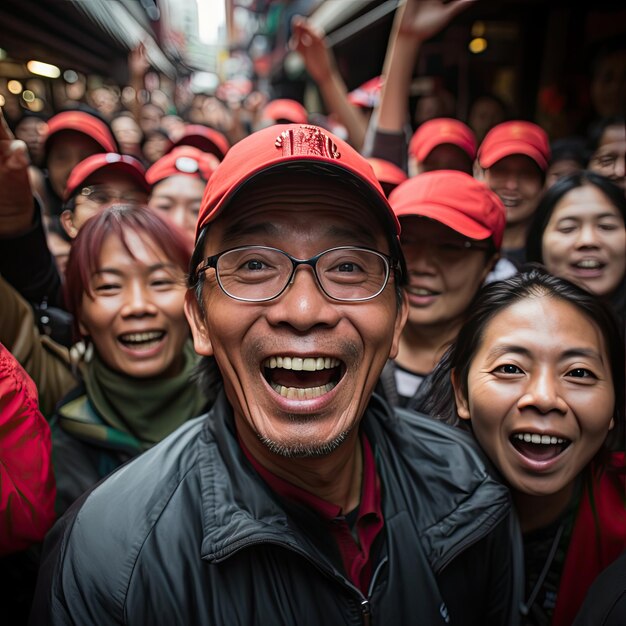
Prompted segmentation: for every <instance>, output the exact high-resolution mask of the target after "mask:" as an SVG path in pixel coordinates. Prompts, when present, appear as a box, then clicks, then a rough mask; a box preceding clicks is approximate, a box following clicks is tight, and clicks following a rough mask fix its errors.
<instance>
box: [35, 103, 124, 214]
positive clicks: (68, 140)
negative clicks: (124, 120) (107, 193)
mask: <svg viewBox="0 0 626 626" xmlns="http://www.w3.org/2000/svg"><path fill="white" fill-rule="evenodd" d="M103 152H119V147H118V144H117V141H116V140H115V137H114V135H113V131H112V130H111V128H110V126H109V124H108V122H106V121H105V120H104V119H102V118H100V117H99V116H98V115H97V113H96V112H95V111H93V112H91V110H90V111H87V110H71V111H62V112H61V113H57V114H56V115H53V116H52V117H51V118H50V119H49V120H48V132H47V135H46V139H45V142H44V155H45V156H44V167H45V170H46V172H47V179H48V196H47V199H46V203H47V209H48V211H49V212H50V213H51V214H60V213H61V210H62V209H61V204H62V198H63V194H64V191H65V187H66V185H67V179H68V178H69V175H70V173H71V171H72V170H73V169H74V167H75V166H76V165H77V164H78V163H79V162H80V161H82V160H84V159H86V158H87V157H88V156H91V155H92V154H98V153H103Z"/></svg>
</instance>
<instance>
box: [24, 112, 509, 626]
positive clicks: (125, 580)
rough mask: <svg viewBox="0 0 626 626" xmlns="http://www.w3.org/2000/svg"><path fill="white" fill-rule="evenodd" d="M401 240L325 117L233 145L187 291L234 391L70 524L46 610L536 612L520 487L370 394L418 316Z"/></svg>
mask: <svg viewBox="0 0 626 626" xmlns="http://www.w3.org/2000/svg"><path fill="white" fill-rule="evenodd" d="M398 234H399V224H398V222H397V219H396V217H395V215H394V214H393V212H392V210H391V208H390V206H389V204H388V202H387V199H386V198H385V196H384V194H383V191H382V189H381V187H380V185H379V183H378V181H377V180H376V177H375V176H374V173H373V171H372V169H371V167H370V166H369V165H368V164H367V161H366V160H365V159H364V158H363V157H362V156H361V155H360V154H358V153H357V152H356V151H355V150H354V149H353V148H351V147H350V146H349V145H348V144H347V143H345V142H344V141H342V140H341V139H339V138H337V137H335V136H334V135H332V134H330V133H329V132H327V131H324V130H323V129H321V128H319V127H314V126H309V125H306V126H304V125H295V124H293V125H281V126H271V127H267V128H265V129H263V130H261V131H258V132H256V133H253V134H252V135H250V136H249V137H247V138H245V139H243V140H241V141H239V142H238V143H237V144H235V145H234V146H233V147H232V148H231V149H230V150H229V152H228V154H227V155H226V157H225V158H224V160H223V161H222V163H221V164H220V165H219V166H218V168H217V170H216V171H215V172H214V174H213V175H212V176H211V178H210V179H209V182H208V185H207V189H206V192H205V195H204V197H203V201H202V206H201V209H200V214H199V216H198V224H197V228H196V244H195V250H194V253H193V256H192V261H191V274H190V277H189V283H188V286H189V289H188V292H187V296H186V301H185V310H186V313H187V317H188V320H189V323H190V325H191V328H192V334H193V338H194V345H195V349H196V352H198V353H199V354H201V355H202V356H203V358H204V359H205V361H206V359H209V360H213V361H212V362H215V363H217V367H218V369H219V380H213V381H212V382H211V383H209V384H208V385H207V384H205V390H206V391H207V392H212V391H214V390H215V389H216V385H217V386H218V387H217V388H218V389H219V392H218V396H217V399H216V400H215V403H214V404H213V408H212V409H211V410H210V412H209V413H208V414H207V415H205V416H203V417H200V418H199V419H198V420H193V421H191V422H189V423H187V424H186V425H183V426H182V427H181V428H179V429H178V430H177V431H176V432H175V433H173V434H172V435H171V436H170V437H168V438H167V439H166V440H164V441H163V442H161V443H160V444H157V445H156V446H155V447H153V448H152V449H150V450H148V451H147V452H146V453H145V454H143V455H141V456H140V457H138V458H137V459H136V460H134V461H133V462H131V463H129V464H126V465H125V466H123V467H122V468H120V469H119V470H118V471H117V472H116V473H114V474H113V475H112V476H111V477H110V478H109V479H108V480H106V481H105V482H103V483H101V484H100V485H99V486H98V487H96V488H95V490H93V491H92V492H91V493H90V494H89V496H88V497H86V499H84V500H83V501H82V502H81V504H79V505H77V506H76V507H75V508H74V509H72V511H71V512H69V513H68V515H66V516H65V517H64V518H63V520H62V521H61V522H59V524H57V525H55V527H54V529H53V531H52V532H51V534H50V535H49V538H48V540H47V543H46V548H45V553H44V557H43V568H42V570H41V573H40V577H39V581H38V589H37V592H36V597H35V602H34V608H33V613H32V614H31V623H32V624H39V623H48V624H62V623H67V621H68V620H70V619H71V620H73V621H75V622H79V623H83V622H88V621H89V620H90V619H91V617H90V616H94V615H97V616H98V621H99V622H100V623H110V624H112V623H127V624H147V623H150V624H172V623H181V624H196V625H202V624H211V625H220V624H228V625H231V624H301V625H303V626H306V625H313V624H315V625H318V624H344V623H348V622H355V623H356V622H361V621H365V622H369V621H372V622H381V623H382V622H384V623H389V624H408V623H420V624H435V623H444V622H450V623H454V624H461V625H463V624H478V623H480V624H493V625H496V624H497V625H502V624H516V623H517V617H516V613H517V606H518V605H517V598H516V597H515V596H516V593H517V591H516V585H515V583H514V579H515V576H517V575H518V574H519V572H518V571H517V569H516V566H517V565H518V563H517V561H516V560H515V558H516V557H515V554H516V553H517V552H516V550H514V549H513V548H512V546H511V543H510V531H509V529H508V525H509V522H510V517H509V516H510V511H511V509H510V501H509V494H508V492H507V491H506V490H505V489H504V488H503V487H502V486H501V485H500V484H499V483H498V482H497V481H495V480H494V479H493V478H492V477H491V476H490V475H489V473H488V470H487V468H486V467H485V466H484V465H483V462H482V460H481V459H482V457H481V456H479V454H478V453H477V449H476V448H475V447H474V443H473V442H472V441H471V438H468V437H467V436H466V434H465V433H461V432H460V431H459V430H458V429H456V430H455V429H454V428H451V427H447V426H444V425H442V424H440V423H438V422H436V421H434V420H432V419H430V418H427V417H426V416H420V415H418V414H415V413H411V412H402V411H401V410H400V409H398V412H394V410H392V409H391V407H389V406H388V405H387V404H386V403H385V402H384V401H382V400H381V399H379V398H377V397H375V396H372V391H373V389H374V387H375V385H376V382H377V380H378V377H379V374H380V372H381V370H382V367H383V365H384V364H385V362H386V361H387V359H388V358H389V357H394V356H395V355H396V352H397V345H398V341H399V337H400V333H401V330H402V327H403V324H404V321H405V318H406V315H407V300H406V296H405V295H404V294H403V291H402V286H403V284H404V278H403V276H404V272H403V265H404V262H403V257H402V252H401V249H400V246H399V242H398ZM70 616H71V617H70Z"/></svg>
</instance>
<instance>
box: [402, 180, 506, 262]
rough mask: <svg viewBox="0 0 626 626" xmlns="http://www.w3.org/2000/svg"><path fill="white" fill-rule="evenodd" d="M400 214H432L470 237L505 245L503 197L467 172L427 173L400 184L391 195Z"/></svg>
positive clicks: (437, 219) (424, 215)
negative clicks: (489, 239) (503, 239)
mask: <svg viewBox="0 0 626 626" xmlns="http://www.w3.org/2000/svg"><path fill="white" fill-rule="evenodd" d="M389 203H390V204H391V207H392V209H393V211H394V213H395V214H396V217H398V218H400V217H407V216H410V215H417V216H420V217H428V218H430V219H432V220H436V221H437V222H441V223H442V224H444V226H447V227H448V228H451V229H452V230H455V231H456V232H458V233H460V234H461V235H464V236H465V237H469V238H470V239H479V240H481V239H488V238H489V237H491V238H492V239H493V242H494V245H495V247H496V248H497V249H498V250H499V249H500V246H501V245H502V237H503V235H504V226H505V224H506V215H505V209H504V205H503V204H502V201H501V200H500V198H499V197H498V196H497V195H496V194H495V193H494V192H493V191H491V189H489V187H487V185H485V184H484V183H482V182H480V181H478V180H476V179H475V178H473V177H472V176H470V175H469V174H466V173H465V172H460V171H458V170H436V171H433V172H424V173H423V174H418V175H417V176H413V177H412V178H409V179H408V180H406V181H404V182H403V183H400V185H398V186H397V187H396V188H395V189H394V190H393V191H392V192H391V195H390V196H389Z"/></svg>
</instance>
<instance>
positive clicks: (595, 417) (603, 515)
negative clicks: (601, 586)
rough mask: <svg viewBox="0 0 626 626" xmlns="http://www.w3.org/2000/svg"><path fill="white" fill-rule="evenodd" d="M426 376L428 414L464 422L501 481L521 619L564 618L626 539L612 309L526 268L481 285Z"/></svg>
mask: <svg viewBox="0 0 626 626" xmlns="http://www.w3.org/2000/svg"><path fill="white" fill-rule="evenodd" d="M435 378H436V383H435V385H434V389H435V393H434V394H433V399H432V404H431V406H430V407H429V409H430V411H431V413H432V414H433V415H436V416H438V417H440V418H442V419H444V420H446V421H448V422H451V423H456V424H457V425H459V424H464V425H466V426H467V427H468V428H470V429H471V431H472V432H473V434H474V436H475V438H476V439H477V440H478V442H479V443H480V445H481V447H482V448H483V449H484V451H485V452H486V453H487V455H488V457H489V458H490V459H491V461H492V462H493V464H494V465H495V467H496V468H497V470H498V471H499V472H500V474H501V475H502V477H503V479H504V480H505V481H506V482H507V483H508V485H509V486H510V488H511V491H512V494H513V499H514V502H515V506H516V510H517V513H518V517H519V520H520V525H521V529H522V533H523V539H524V549H525V560H526V591H525V597H526V602H525V604H524V605H523V613H524V614H525V615H526V617H525V621H524V623H525V624H529V625H535V624H536V625H539V624H552V625H553V626H555V625H560V624H570V623H571V621H572V619H573V618H574V616H575V614H576V611H577V609H578V607H579V606H580V603H581V602H582V599H583V598H584V594H585V593H586V591H587V588H588V587H589V586H590V585H591V583H592V582H593V580H594V578H595V577H596V576H597V575H598V573H599V572H600V571H601V570H603V569H604V568H605V567H607V566H608V565H609V564H610V563H611V562H612V561H613V560H614V559H615V558H616V557H617V556H619V554H620V553H621V552H622V551H623V550H624V549H626V508H625V507H624V504H623V494H624V471H623V468H624V349H623V338H621V336H620V332H619V329H618V326H617V324H616V322H615V319H614V317H613V316H612V315H611V313H610V311H609V310H608V309H607V308H606V307H604V306H603V304H602V303H601V301H600V300H599V299H598V298H596V297H595V296H594V295H593V294H590V293H588V292H586V291H584V290H582V289H579V288H578V287H576V286H575V285H574V284H572V283H569V282H567V281H565V280H562V279H560V278H555V277H554V276H551V275H549V274H547V273H546V272H544V271H543V270H540V269H532V270H530V271H529V272H526V273H522V274H519V275H516V276H514V277H513V278H510V279H508V280H506V281H501V282H497V283H493V284H491V285H489V286H487V287H486V288H484V289H483V290H482V291H481V292H480V293H479V295H478V297H477V300H476V301H475V303H474V305H473V307H472V312H471V314H470V316H469V318H468V319H467V321H466V323H465V325H464V326H463V328H462V329H461V331H460V332H459V335H458V338H457V341H456V344H455V345H454V346H453V347H452V348H451V349H450V350H449V351H448V353H447V354H446V357H445V358H444V360H443V361H442V363H441V364H440V366H439V367H438V370H437V372H436V374H435ZM450 382H451V383H452V387H450ZM452 390H453V392H452Z"/></svg>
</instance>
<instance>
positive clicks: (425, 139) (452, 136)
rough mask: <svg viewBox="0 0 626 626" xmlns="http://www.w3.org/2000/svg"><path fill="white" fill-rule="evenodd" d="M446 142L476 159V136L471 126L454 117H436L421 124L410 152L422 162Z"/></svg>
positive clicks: (410, 144) (413, 139) (410, 145)
mask: <svg viewBox="0 0 626 626" xmlns="http://www.w3.org/2000/svg"><path fill="white" fill-rule="evenodd" d="M446 143H448V144H452V145H453V146H457V147H458V148H461V150H463V152H465V153H466V154H467V156H469V158H470V159H471V160H472V161H473V160H474V159H475V157H476V136H475V135H474V133H473V131H472V129H471V128H470V127H469V126H467V125H466V124H464V123H463V122H461V121H460V120H455V119H454V118H452V117H436V118H434V119H432V120H427V121H426V122H423V123H422V124H420V125H419V127H418V128H417V130H416V131H415V132H414V133H413V137H411V141H410V142H409V154H411V155H413V156H414V157H415V158H416V160H417V161H418V163H421V162H422V161H423V160H424V159H425V158H426V157H427V156H428V155H429V154H430V153H431V152H432V151H433V150H434V149H435V148H436V147H437V146H441V145H442V144H446Z"/></svg>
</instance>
